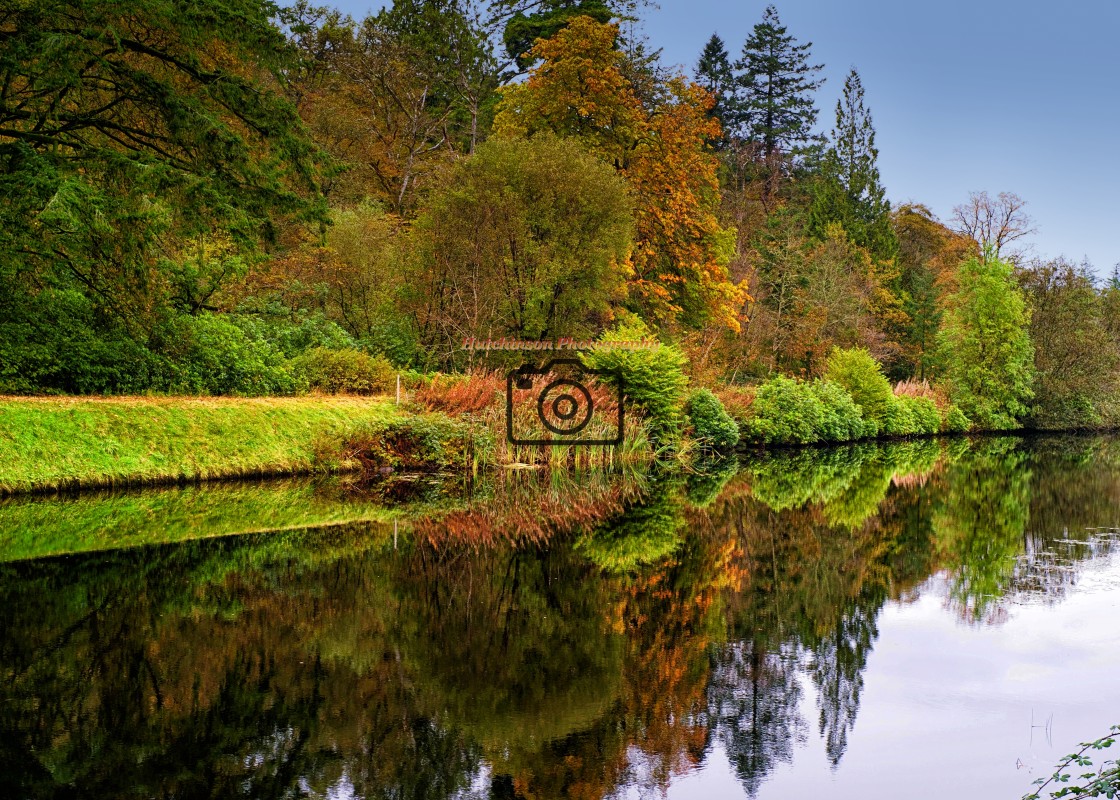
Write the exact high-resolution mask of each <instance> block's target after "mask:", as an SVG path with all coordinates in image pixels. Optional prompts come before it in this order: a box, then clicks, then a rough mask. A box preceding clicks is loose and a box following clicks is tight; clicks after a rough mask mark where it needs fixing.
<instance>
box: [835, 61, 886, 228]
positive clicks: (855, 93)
mask: <svg viewBox="0 0 1120 800" xmlns="http://www.w3.org/2000/svg"><path fill="white" fill-rule="evenodd" d="M829 158H830V160H831V161H832V162H833V169H834V172H835V175H836V177H837V178H838V179H839V181H840V185H841V186H842V187H843V188H844V191H845V192H846V193H847V195H848V199H849V200H850V201H851V202H852V204H853V205H855V206H856V207H857V209H858V210H859V211H861V212H862V216H863V217H864V219H865V220H867V221H870V220H873V219H879V218H883V217H885V216H886V215H887V214H889V213H890V203H889V202H887V200H886V199H885V192H884V191H883V185H882V184H881V183H880V182H879V166H878V163H877V162H878V159H879V150H878V148H876V147H875V128H874V126H873V125H872V124H871V112H870V111H868V110H867V108H866V107H865V106H864V104H863V82H862V81H861V80H860V77H859V73H858V72H856V70H855V68H854V67H853V68H852V71H851V72H849V73H848V77H847V79H845V81H844V96H843V97H842V98H841V99H840V100H837V101H836V127H835V128H833V130H832V147H831V148H829Z"/></svg>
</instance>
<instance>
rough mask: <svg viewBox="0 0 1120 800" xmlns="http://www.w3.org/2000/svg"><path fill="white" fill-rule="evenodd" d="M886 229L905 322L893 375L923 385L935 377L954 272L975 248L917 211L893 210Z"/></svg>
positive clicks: (926, 211) (910, 207)
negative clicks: (894, 252) (894, 249)
mask: <svg viewBox="0 0 1120 800" xmlns="http://www.w3.org/2000/svg"><path fill="white" fill-rule="evenodd" d="M891 226H892V228H893V229H894V235H895V237H896V239H897V241H898V257H897V264H898V269H899V273H900V277H899V287H900V293H901V295H902V297H903V298H904V299H903V302H904V310H905V312H906V316H907V319H908V320H909V322H908V325H907V328H906V331H905V333H904V335H903V337H902V361H901V364H900V369H899V370H896V371H895V372H896V374H898V375H899V376H900V377H910V376H916V377H917V378H919V379H921V380H925V379H927V378H930V377H931V376H932V375H933V374H934V373H935V371H936V366H937V332H938V330H939V329H940V327H941V315H942V311H943V308H944V299H945V298H946V297H947V296H948V295H949V294H950V293H952V292H953V291H954V290H955V288H956V276H957V266H958V265H959V264H960V263H961V262H962V261H965V260H967V259H968V258H969V257H970V256H975V255H976V252H977V248H976V244H975V242H973V241H972V240H971V239H969V238H968V237H966V236H963V235H961V234H958V233H955V232H953V231H952V230H951V229H949V228H948V227H946V226H945V225H943V224H942V223H941V222H940V221H939V220H938V219H937V217H936V216H935V215H934V213H933V212H932V211H930V210H929V209H928V208H926V207H925V206H923V205H917V204H913V203H907V204H905V205H902V206H899V207H898V208H897V209H895V210H894V212H893V213H892V214H891Z"/></svg>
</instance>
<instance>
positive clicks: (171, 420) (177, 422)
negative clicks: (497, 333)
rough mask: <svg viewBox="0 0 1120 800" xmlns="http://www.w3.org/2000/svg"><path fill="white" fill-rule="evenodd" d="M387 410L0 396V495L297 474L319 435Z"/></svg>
mask: <svg viewBox="0 0 1120 800" xmlns="http://www.w3.org/2000/svg"><path fill="white" fill-rule="evenodd" d="M396 414H397V411H396V409H395V407H394V406H393V405H392V403H391V401H388V400H385V399H368V398H357V397H299V398H184V397H177V398H135V397H133V398H124V397H122V398H0V494H11V493H16V492H26V491H38V490H50V489H61V488H74V487H92V486H102V487H104V486H122V485H145V484H156V483H169V482H178V481H185V482H193V481H199V480H207V479H213V478H234V477H251V476H267V475H293V474H300V473H306V472H310V471H311V470H312V469H313V468H314V467H315V463H316V460H315V448H316V444H317V443H318V442H319V441H320V440H322V439H323V438H324V437H330V436H338V435H340V434H345V432H346V431H348V430H351V429H354V428H357V427H359V426H363V425H368V424H370V423H378V422H385V421H387V420H389V419H392V418H393V417H394V416H395V415H396Z"/></svg>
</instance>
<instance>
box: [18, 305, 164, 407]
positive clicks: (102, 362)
mask: <svg viewBox="0 0 1120 800" xmlns="http://www.w3.org/2000/svg"><path fill="white" fill-rule="evenodd" d="M8 300H9V298H5V297H3V293H2V292H0V393H3V394H38V393H46V394H58V393H73V394H119V393H138V392H143V391H145V390H147V389H148V388H149V387H150V386H151V383H152V379H153V374H154V373H156V372H158V371H159V370H160V369H161V359H159V358H158V357H157V356H156V355H155V354H153V353H152V352H151V351H150V350H149V349H148V348H146V347H145V346H144V345H143V344H141V343H139V342H137V341H136V340H134V339H133V338H131V337H129V336H128V334H127V332H126V331H125V330H123V329H122V328H121V327H119V326H115V325H112V324H109V323H106V322H105V321H104V320H103V319H100V317H99V315H98V314H97V313H96V311H95V309H94V307H93V304H92V303H91V302H90V300H89V298H87V297H86V296H85V295H83V294H82V293H81V292H79V291H75V290H57V289H45V290H43V291H42V292H39V293H38V294H35V295H32V296H30V297H28V298H26V299H24V300H23V301H22V302H20V303H13V302H8Z"/></svg>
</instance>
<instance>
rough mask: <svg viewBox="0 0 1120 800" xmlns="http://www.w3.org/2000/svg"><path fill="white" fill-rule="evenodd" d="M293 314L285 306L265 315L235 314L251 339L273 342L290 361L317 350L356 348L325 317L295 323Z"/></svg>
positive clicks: (232, 318) (316, 315) (233, 319)
mask: <svg viewBox="0 0 1120 800" xmlns="http://www.w3.org/2000/svg"><path fill="white" fill-rule="evenodd" d="M290 315H291V312H290V311H289V310H288V309H287V308H284V307H283V306H279V307H273V306H271V305H270V306H268V307H267V308H265V309H264V310H262V311H261V313H256V314H246V313H239V314H231V315H229V318H230V321H231V322H233V324H235V325H236V326H237V327H239V328H241V330H243V331H245V334H246V335H247V336H248V337H249V338H251V339H260V340H265V341H269V342H272V343H273V344H275V345H276V347H277V348H279V349H280V352H282V353H283V354H284V355H285V356H286V357H287V358H295V357H296V356H298V355H300V354H302V353H305V352H307V351H308V350H311V349H312V348H315V347H327V348H330V349H331V350H342V349H344V348H347V347H354V346H355V342H354V338H353V337H352V336H351V335H350V334H348V333H347V332H346V331H344V330H343V329H342V328H340V327H339V326H338V325H336V324H335V323H334V322H331V321H330V320H329V319H326V318H325V317H323V315H322V314H319V313H314V314H311V315H309V316H306V317H303V318H301V319H299V320H297V321H293V320H292V319H291V317H290Z"/></svg>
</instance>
